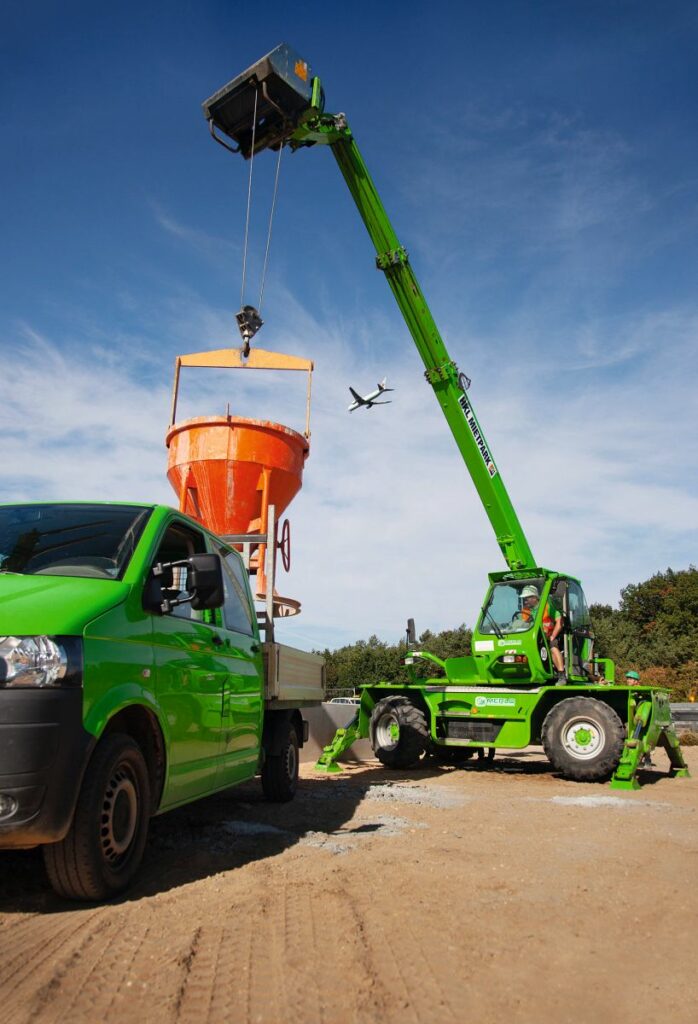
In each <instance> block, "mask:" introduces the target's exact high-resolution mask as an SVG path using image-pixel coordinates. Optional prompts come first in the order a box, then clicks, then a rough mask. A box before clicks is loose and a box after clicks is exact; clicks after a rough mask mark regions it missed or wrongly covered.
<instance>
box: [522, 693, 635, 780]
mask: <svg viewBox="0 0 698 1024" xmlns="http://www.w3.org/2000/svg"><path fill="white" fill-rule="evenodd" d="M541 739H542V741H543V749H544V750H545V753H546V755H547V757H548V760H549V761H550V763H551V764H552V766H553V768H555V769H556V771H559V772H560V774H561V775H563V776H564V777H565V778H566V779H574V780H575V781H577V782H602V781H604V780H606V779H608V778H609V777H610V776H611V775H612V774H613V772H614V770H615V768H616V766H617V765H618V761H619V759H620V755H621V752H622V750H623V744H624V743H625V728H624V726H623V723H622V722H621V720H620V718H619V717H618V715H617V714H616V712H615V711H614V710H613V708H612V707H609V705H608V704H604V702H603V701H600V700H596V699H595V698H594V697H568V698H566V700H561V701H560V703H559V704H556V705H555V707H553V708H551V710H550V711H549V712H548V714H547V715H546V717H545V720H544V722H543V729H542V734H541Z"/></svg>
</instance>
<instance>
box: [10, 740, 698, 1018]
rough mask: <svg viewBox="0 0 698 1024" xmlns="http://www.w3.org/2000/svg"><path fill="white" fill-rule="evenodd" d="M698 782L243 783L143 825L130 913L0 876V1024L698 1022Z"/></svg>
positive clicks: (532, 763)
mask: <svg viewBox="0 0 698 1024" xmlns="http://www.w3.org/2000/svg"><path fill="white" fill-rule="evenodd" d="M686 754H687V759H688V761H689V765H690V766H691V768H692V771H693V776H694V777H693V778H692V779H687V780H673V779H669V778H667V777H666V775H664V774H663V768H664V755H663V754H661V753H658V754H657V756H656V760H657V762H658V770H657V771H654V772H647V773H645V775H644V779H645V781H646V783H647V784H646V785H645V786H644V787H643V789H642V790H640V791H639V792H634V793H617V792H614V791H612V790H609V789H608V787H606V786H601V785H579V784H574V783H570V782H564V781H563V780H561V779H559V778H557V777H556V776H555V775H554V774H553V773H552V771H551V770H550V767H549V765H548V764H547V762H546V761H545V760H544V759H543V757H542V756H541V754H540V753H539V752H537V751H527V752H524V753H517V754H515V755H511V756H508V757H498V758H497V759H496V760H495V762H494V763H493V764H492V765H487V766H484V767H479V766H478V765H477V764H468V765H467V766H465V767H463V768H455V769H454V768H441V767H436V766H429V765H427V766H425V767H424V768H422V769H420V770H419V771H415V772H412V773H407V772H403V773H391V772H386V771H385V770H383V769H382V768H381V767H380V766H379V765H378V763H377V762H368V763H366V764H363V765H350V766H348V768H347V770H346V771H345V772H344V773H343V774H342V775H340V776H332V777H329V778H328V777H326V776H316V775H314V774H313V772H312V769H311V768H310V766H307V765H306V766H303V779H302V783H301V787H300V791H299V793H298V795H297V798H296V800H295V801H294V802H293V803H292V804H288V805H285V806H281V807H278V806H272V805H270V804H265V803H264V802H263V801H262V799H261V794H260V792H259V787H258V786H257V784H249V785H247V786H244V787H239V788H237V789H233V790H229V791H227V792H226V793H224V794H222V795H219V796H216V797H211V798H209V799H207V800H204V801H200V802H199V803H198V804H192V805H190V806H189V807H186V808H183V809H181V810H179V811H175V812H173V813H171V814H169V815H164V816H163V817H162V818H158V819H155V820H154V821H153V823H152V826H151V838H150V844H149V847H148V852H147V855H146V861H145V864H144V868H143V870H142V872H141V875H140V877H139V879H138V882H137V884H136V886H134V888H133V889H132V890H131V892H130V893H129V895H128V897H127V898H125V899H123V900H121V901H119V902H116V903H112V904H110V905H106V906H92V905H88V906H80V905H69V904H66V903H65V902H63V901H61V900H60V899H58V898H57V897H55V896H54V895H53V894H52V892H51V890H50V889H49V888H48V885H47V883H46V880H45V878H44V875H43V868H42V862H41V856H40V854H39V853H38V852H37V851H29V852H25V853H20V852H3V853H0V865H1V866H2V869H3V870H2V871H1V872H0V986H1V989H0V991H1V994H2V1011H0V1017H1V1019H2V1021H3V1022H4V1024H18V1022H25V1021H26V1022H28V1021H32V1022H38V1024H43V1022H57V1021H64V1020H70V1021H71V1022H73V1021H85V1022H87V1021H89V1022H90V1024H95V1022H105V1024H111V1022H121V1021H135V1020H136V1019H139V1020H140V1019H147V1020H148V1021H149V1024H160V1022H162V1024H174V1022H185V1024H186V1022H194V1021H195V1022H197V1024H201V1022H208V1021H210V1022H219V1021H220V1022H226V1024H231V1022H234V1024H238V1022H240V1024H251V1022H253V1021H261V1022H265V1024H266V1022H268V1024H279V1022H281V1021H283V1022H284V1024H316V1022H328V1024H329V1022H331V1024H343V1022H347V1024H349V1022H357V1024H364V1022H365V1024H368V1022H379V1021H380V1022H381V1024H390V1022H398V1021H399V1022H404V1024H412V1022H442V1021H444V1022H450V1021H454V1022H455V1021H458V1022H459V1024H462V1022H463V1021H468V1020H471V1021H476V1022H478V1024H483V1022H484V1024H486V1022H489V1021H492V1022H502V1021H512V1022H521V1024H531V1022H533V1021H535V1022H536V1024H548V1022H550V1024H553V1022H555V1024H561V1022H566V1021H569V1022H574V1024H586V1022H589V1024H592V1022H593V1024H597V1022H598V1021H599V1020H600V1019H608V1020H612V1021H613V1022H614V1024H616V1022H624V1021H628V1022H630V1021H632V1022H634V1024H638V1022H640V1024H641V1022H644V1021H648V1022H649V1021H654V1020H655V1019H657V1018H661V1019H665V1020H670V1021H672V1024H682V1022H684V1021H686V1022H688V1021H691V1022H693V1021H694V1020H695V1006H696V999H697V997H698V975H697V973H696V970H695V939H694V936H695V923H696V919H697V918H696V912H697V911H698V892H697V890H698V886H697V885H696V869H697V868H698V813H697V807H698V748H691V749H689V750H687V752H686Z"/></svg>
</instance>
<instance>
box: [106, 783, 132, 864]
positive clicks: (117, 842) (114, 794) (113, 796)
mask: <svg viewBox="0 0 698 1024" xmlns="http://www.w3.org/2000/svg"><path fill="white" fill-rule="evenodd" d="M137 824H138V791H137V789H136V786H135V783H134V781H133V779H132V778H131V777H130V775H129V773H128V772H127V771H126V770H125V768H123V767H119V768H117V770H116V771H115V772H114V774H113V776H112V778H111V780H110V782H109V785H108V786H107V789H106V791H105V794H104V804H103V807H102V821H101V828H100V836H101V843H102V852H103V853H104V856H105V857H106V859H107V860H108V861H110V862H111V863H114V862H115V861H117V860H118V859H119V858H120V857H122V856H123V855H124V854H125V853H126V851H127V850H128V848H129V846H130V845H131V841H132V840H133V837H134V835H135V833H136V826H137Z"/></svg>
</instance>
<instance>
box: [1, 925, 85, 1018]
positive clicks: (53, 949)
mask: <svg viewBox="0 0 698 1024" xmlns="http://www.w3.org/2000/svg"><path fill="white" fill-rule="evenodd" d="M100 916H101V911H99V910H97V911H94V912H93V913H91V914H90V915H89V916H85V915H83V914H69V915H66V918H65V919H64V920H63V921H62V922H60V923H58V922H57V921H56V919H55V918H50V917H49V918H45V917H43V916H39V915H35V916H32V917H31V918H29V919H25V920H24V921H22V922H20V923H19V924H18V925H17V926H15V927H14V928H10V929H9V930H7V931H4V933H3V947H5V948H9V944H10V942H11V941H12V940H13V939H14V938H15V936H16V932H18V931H19V932H20V933H21V934H20V942H19V946H16V945H14V944H13V947H12V948H13V953H14V955H13V956H12V957H10V958H9V959H4V958H3V959H2V967H0V991H1V992H3V993H8V994H9V998H8V999H7V1001H6V1002H5V1004H4V1014H6V1015H7V1016H4V1020H5V1021H6V1022H7V1024H10V1022H12V1021H15V1020H17V1021H26V1020H28V1019H31V1017H30V1015H29V1014H30V1012H31V1011H29V1010H28V1007H31V1006H32V1003H33V1001H34V1000H35V999H36V998H38V994H39V993H44V996H42V998H44V1000H45V999H48V998H49V997H50V993H51V992H52V991H53V990H54V989H55V988H56V987H57V986H59V985H60V979H59V978H58V976H57V975H58V972H59V971H60V968H58V967H57V966H56V958H57V957H58V958H61V959H60V960H59V963H60V964H61V965H62V968H63V973H67V972H68V970H69V967H68V966H67V965H69V964H71V963H72V962H73V961H74V960H76V959H79V957H80V950H81V949H83V948H84V947H85V946H86V945H87V944H88V943H89V942H90V940H91V939H92V938H93V937H94V935H95V934H96V933H97V932H99V931H100V930H101V928H100V925H99V918H100ZM85 932H87V934H83V933H85ZM61 977H62V975H61Z"/></svg>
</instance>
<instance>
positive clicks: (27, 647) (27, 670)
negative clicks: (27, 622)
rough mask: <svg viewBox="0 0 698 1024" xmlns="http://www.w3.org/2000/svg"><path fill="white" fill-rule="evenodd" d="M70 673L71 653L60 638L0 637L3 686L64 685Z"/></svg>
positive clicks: (0, 676)
mask: <svg viewBox="0 0 698 1024" xmlns="http://www.w3.org/2000/svg"><path fill="white" fill-rule="evenodd" d="M67 674H68V652H67V651H66V649H65V647H64V646H63V645H62V644H61V643H59V642H57V640H56V639H54V638H52V637H50V636H0V686H60V685H61V683H62V681H63V679H65V677H66V675H67ZM71 674H72V673H71Z"/></svg>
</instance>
